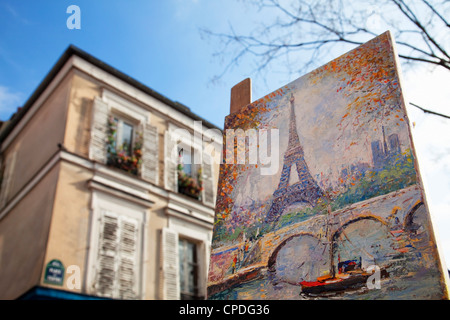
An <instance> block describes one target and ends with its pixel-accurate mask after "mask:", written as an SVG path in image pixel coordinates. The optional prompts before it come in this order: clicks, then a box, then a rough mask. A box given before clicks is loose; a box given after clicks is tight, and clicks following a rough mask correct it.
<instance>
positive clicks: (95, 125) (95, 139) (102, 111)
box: [89, 97, 108, 163]
mask: <svg viewBox="0 0 450 320" xmlns="http://www.w3.org/2000/svg"><path fill="white" fill-rule="evenodd" d="M92 112H93V115H92V127H91V144H90V149H89V157H90V158H91V159H92V160H95V161H98V162H100V163H106V144H107V140H108V105H107V104H106V103H105V102H103V101H102V100H101V99H100V98H98V97H96V98H95V99H94V103H93V107H92Z"/></svg>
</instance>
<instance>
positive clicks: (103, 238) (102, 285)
mask: <svg viewBox="0 0 450 320" xmlns="http://www.w3.org/2000/svg"><path fill="white" fill-rule="evenodd" d="M118 233H119V222H118V219H117V216H115V215H113V214H111V213H110V212H108V211H102V215H101V217H100V234H99V244H98V261H97V280H96V285H95V287H96V291H97V293H98V294H99V295H101V296H104V297H109V298H113V296H114V291H115V287H116V274H117V259H116V257H117V251H118V237H119V235H118Z"/></svg>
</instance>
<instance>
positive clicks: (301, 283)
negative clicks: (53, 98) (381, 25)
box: [208, 32, 448, 300]
mask: <svg viewBox="0 0 450 320" xmlns="http://www.w3.org/2000/svg"><path fill="white" fill-rule="evenodd" d="M398 67H399V66H398V62H397V60H396V54H395V47H394V42H393V39H392V37H391V35H390V33H389V32H386V33H384V34H382V35H380V36H378V37H376V38H374V39H372V40H371V41H369V42H367V43H365V44H363V45H361V46H359V47H357V48H355V49H354V50H352V51H350V52H348V53H346V54H344V55H342V56H340V57H338V58H337V59H335V60H333V61H331V62H329V63H327V64H326V65H324V66H322V67H320V68H318V69H316V70H314V71H312V72H310V73H308V74H306V75H304V76H302V77H300V78H298V79H297V80H295V81H293V82H291V83H289V84H288V85H286V86H284V87H282V88H280V89H278V90H276V91H274V92H272V93H270V94H268V95H267V96H265V97H263V98H261V99H259V100H256V101H255V102H253V103H251V104H249V105H247V106H245V107H243V108H242V109H241V110H239V111H238V112H236V113H233V114H230V115H229V116H227V117H226V119H225V130H224V135H225V133H226V137H225V139H226V141H227V143H225V144H224V152H223V156H224V160H223V161H222V163H221V165H220V175H219V187H218V195H217V202H216V214H215V223H214V230H213V240H212V248H211V258H210V259H211V260H210V267H209V276H208V299H212V300H221V299H447V298H448V292H447V285H446V281H447V275H446V271H445V273H444V271H443V270H446V269H444V268H445V266H444V265H443V261H442V260H441V258H440V254H439V250H438V246H437V244H436V239H435V234H434V231H433V227H432V224H431V219H430V214H429V211H428V207H427V203H426V198H425V193H424V190H423V186H422V182H421V178H420V174H419V171H418V165H417V161H416V157H415V151H414V147H413V144H412V139H411V131H410V124H409V121H408V117H407V114H406V108H405V101H404V98H403V95H402V90H401V87H400V80H399V71H398ZM236 130H239V132H241V133H243V134H244V135H243V139H242V141H243V143H239V141H238V140H239V139H238V138H237V135H236V134H235V135H231V134H230V133H235V132H236ZM271 132H272V133H274V134H273V135H271V134H269V133H271ZM275 133H276V134H275ZM230 137H231V138H230ZM255 137H256V138H255ZM235 138H236V139H235ZM230 139H231V140H230ZM254 139H256V140H254ZM230 141H231V142H230ZM252 141H253V142H252ZM255 141H256V142H255ZM252 145H253V146H255V145H256V147H257V148H263V146H267V147H265V148H263V149H265V150H264V152H262V153H261V152H260V153H258V152H252V150H251V146H252ZM230 146H231V147H230ZM242 149H243V153H242V154H243V155H244V157H243V158H245V161H236V160H235V161H234V162H233V161H228V159H236V158H239V156H237V155H238V154H239V152H241V151H242ZM264 154H265V157H263V155H264ZM269 156H270V157H269ZM252 157H253V159H256V161H251V158H252ZM267 159H269V160H270V161H267ZM225 160H226V161H225ZM269 162H270V163H269ZM274 164H277V165H276V166H274ZM269 165H271V166H272V170H269V171H267V170H266V171H265V173H264V171H263V169H267V168H268V167H269ZM267 172H269V173H267Z"/></svg>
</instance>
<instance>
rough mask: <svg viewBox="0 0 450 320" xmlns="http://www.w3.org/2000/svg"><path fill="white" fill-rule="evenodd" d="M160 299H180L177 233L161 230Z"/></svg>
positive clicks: (166, 229)
mask: <svg viewBox="0 0 450 320" xmlns="http://www.w3.org/2000/svg"><path fill="white" fill-rule="evenodd" d="M161 236H162V238H161V260H162V261H161V282H162V283H161V284H162V286H161V298H162V299H163V300H178V299H180V275H179V270H178V268H179V261H178V258H179V257H178V254H179V253H178V233H177V232H176V231H173V230H170V229H168V228H163V229H162V233H161Z"/></svg>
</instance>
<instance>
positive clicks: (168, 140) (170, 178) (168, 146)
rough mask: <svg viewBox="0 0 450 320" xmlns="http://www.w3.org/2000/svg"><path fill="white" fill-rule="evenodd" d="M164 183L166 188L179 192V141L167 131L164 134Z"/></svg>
mask: <svg viewBox="0 0 450 320" xmlns="http://www.w3.org/2000/svg"><path fill="white" fill-rule="evenodd" d="M164 147H165V148H164V158H165V159H164V180H165V181H164V185H165V187H166V189H168V190H170V191H173V192H177V191H178V181H177V160H178V157H177V156H178V155H177V152H176V147H177V143H176V141H175V137H174V136H173V135H172V134H170V132H169V131H166V132H165V134H164Z"/></svg>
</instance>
